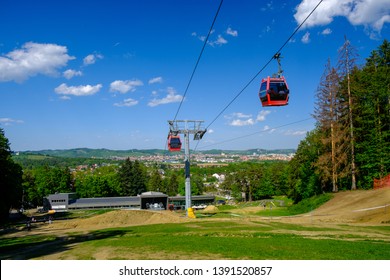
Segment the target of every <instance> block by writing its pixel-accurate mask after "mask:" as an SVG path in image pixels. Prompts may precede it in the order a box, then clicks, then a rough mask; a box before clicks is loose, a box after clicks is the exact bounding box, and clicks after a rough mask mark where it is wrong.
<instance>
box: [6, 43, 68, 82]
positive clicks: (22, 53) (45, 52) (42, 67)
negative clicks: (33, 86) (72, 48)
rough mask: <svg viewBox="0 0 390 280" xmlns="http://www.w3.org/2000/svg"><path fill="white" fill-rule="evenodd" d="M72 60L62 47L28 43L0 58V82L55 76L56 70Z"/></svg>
mask: <svg viewBox="0 0 390 280" xmlns="http://www.w3.org/2000/svg"><path fill="white" fill-rule="evenodd" d="M72 59H74V57H73V56H69V55H68V50H67V48H66V47H64V46H59V45H56V44H39V43H33V42H28V43H25V44H24V45H23V46H22V48H20V49H16V50H14V51H11V52H9V53H7V54H5V55H4V56H0V82H7V81H16V82H22V81H24V80H26V79H28V78H29V77H33V76H35V75H38V74H43V75H49V76H50V75H51V76H53V75H57V74H58V69H59V68H61V67H64V66H66V64H67V63H68V61H69V60H72Z"/></svg>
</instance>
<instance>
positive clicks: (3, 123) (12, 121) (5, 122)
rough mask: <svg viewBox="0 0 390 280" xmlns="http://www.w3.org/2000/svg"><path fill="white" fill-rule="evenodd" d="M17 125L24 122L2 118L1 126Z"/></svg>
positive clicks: (0, 119)
mask: <svg viewBox="0 0 390 280" xmlns="http://www.w3.org/2000/svg"><path fill="white" fill-rule="evenodd" d="M15 123H24V122H23V121H22V120H15V119H11V118H0V124H2V125H5V126H8V125H12V124H15Z"/></svg>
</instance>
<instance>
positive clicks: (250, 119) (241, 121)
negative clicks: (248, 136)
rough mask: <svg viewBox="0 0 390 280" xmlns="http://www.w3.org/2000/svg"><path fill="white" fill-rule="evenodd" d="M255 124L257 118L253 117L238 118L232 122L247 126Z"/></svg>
mask: <svg viewBox="0 0 390 280" xmlns="http://www.w3.org/2000/svg"><path fill="white" fill-rule="evenodd" d="M254 124H255V120H254V119H252V118H249V119H247V120H241V119H237V120H233V121H231V122H230V125H231V126H247V125H254Z"/></svg>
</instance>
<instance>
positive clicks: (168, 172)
mask: <svg viewBox="0 0 390 280" xmlns="http://www.w3.org/2000/svg"><path fill="white" fill-rule="evenodd" d="M357 58H358V53H357V51H356V48H354V47H353V46H352V45H351V43H350V42H349V41H348V40H347V39H346V40H345V42H344V44H343V46H341V48H340V49H339V58H338V62H337V64H336V65H334V66H332V65H331V63H330V61H328V63H327V64H326V66H325V69H324V72H323V75H322V77H321V81H320V84H319V85H318V89H317V91H316V93H315V95H316V103H315V108H314V111H313V117H314V118H315V120H316V127H315V129H314V130H312V131H310V132H309V133H307V135H306V137H305V138H304V139H303V140H302V141H301V142H300V144H299V146H298V148H297V151H296V154H295V156H294V158H293V159H292V160H291V161H289V162H284V161H264V162H245V163H231V164H229V165H228V166H222V167H208V168H203V167H198V166H192V167H191V174H192V175H191V186H192V193H193V194H202V193H218V194H220V195H226V194H229V195H230V196H231V197H232V198H234V199H235V200H238V201H240V200H242V199H245V200H249V201H251V200H259V199H263V198H269V197H272V196H275V195H286V196H288V197H290V198H292V199H293V200H294V201H295V202H299V201H301V200H302V199H305V198H309V197H312V196H315V195H318V194H322V193H326V192H338V191H340V190H356V189H371V188H372V187H373V180H374V179H375V178H376V179H379V178H383V177H385V176H386V175H388V174H389V173H390V71H389V65H390V45H389V42H388V41H387V40H384V41H383V42H382V44H381V45H380V46H379V47H378V48H377V49H376V50H373V51H372V52H371V54H370V56H369V57H368V58H366V60H365V63H364V65H362V66H359V65H356V61H357ZM79 161H80V159H78V160H77V162H79ZM95 162H96V161H95ZM106 162H107V161H106ZM85 163H86V164H87V165H88V166H89V168H87V169H85V170H73V169H72V170H71V169H70V167H69V166H67V165H66V164H64V163H63V162H62V161H61V160H50V161H49V160H48V161H47V162H46V164H39V165H34V164H33V165H32V164H30V163H27V162H16V161H15V159H14V158H13V156H12V151H11V149H10V144H9V141H8V139H7V138H6V136H5V131H4V129H2V128H0V182H1V186H0V194H1V195H0V200H1V204H0V205H1V207H0V208H1V209H0V212H1V213H0V221H1V222H4V221H6V220H7V217H8V213H9V210H10V209H11V208H15V209H19V208H22V207H25V208H26V207H36V206H38V205H41V203H42V198H43V197H44V196H47V195H48V194H52V193H55V192H76V193H77V194H78V195H79V196H80V197H104V196H132V195H137V194H140V193H142V192H144V191H149V190H151V191H160V192H164V193H166V194H168V195H176V194H184V171H183V170H182V169H176V168H173V167H172V166H170V165H168V164H157V163H156V164H155V165H153V166H150V165H148V166H147V165H145V164H143V163H142V162H140V161H138V160H135V161H131V160H129V159H127V160H124V161H121V162H119V164H118V162H116V163H115V162H110V163H109V164H106V165H104V164H102V163H103V162H99V164H98V165H96V166H95V167H94V168H91V166H92V160H91V159H88V160H85ZM215 173H216V174H223V175H224V176H225V180H224V181H223V182H222V181H221V182H219V181H218V180H217V179H216V178H215V177H214V176H213V174H215ZM243 194H244V196H243Z"/></svg>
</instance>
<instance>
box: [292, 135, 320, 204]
mask: <svg viewBox="0 0 390 280" xmlns="http://www.w3.org/2000/svg"><path fill="white" fill-rule="evenodd" d="M321 149H322V143H321V139H320V132H319V130H313V131H311V132H309V133H308V134H307V136H306V138H305V139H304V140H302V141H301V143H300V144H299V146H298V150H297V153H296V155H295V156H294V158H293V159H292V160H291V161H290V163H289V168H288V169H289V172H288V176H289V178H288V183H289V187H290V190H289V196H290V197H291V198H292V199H293V200H294V201H295V202H299V201H301V200H302V199H304V198H308V197H311V196H313V195H316V194H320V193H322V192H323V191H324V190H323V189H322V187H321V183H320V179H319V176H318V175H317V172H316V168H315V166H314V163H315V162H316V161H317V160H318V157H319V152H320V151H321Z"/></svg>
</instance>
